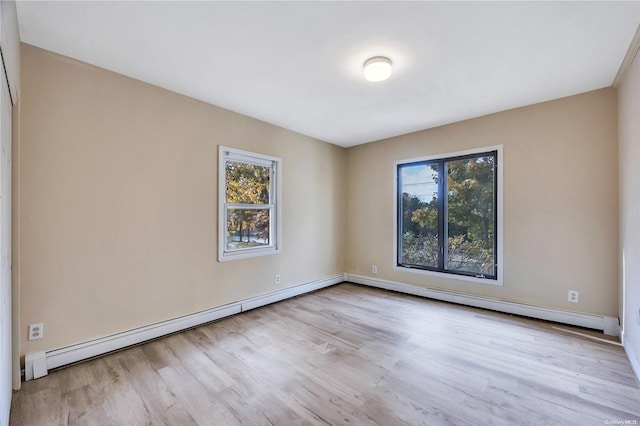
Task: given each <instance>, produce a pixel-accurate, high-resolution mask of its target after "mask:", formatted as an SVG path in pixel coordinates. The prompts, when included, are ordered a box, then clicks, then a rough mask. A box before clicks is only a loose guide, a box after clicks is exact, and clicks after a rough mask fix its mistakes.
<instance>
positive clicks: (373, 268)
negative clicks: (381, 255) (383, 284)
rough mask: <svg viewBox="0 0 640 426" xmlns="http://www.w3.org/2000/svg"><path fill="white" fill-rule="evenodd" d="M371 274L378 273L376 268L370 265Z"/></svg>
mask: <svg viewBox="0 0 640 426" xmlns="http://www.w3.org/2000/svg"><path fill="white" fill-rule="evenodd" d="M371 272H373V273H374V274H377V273H378V267H377V266H376V265H371Z"/></svg>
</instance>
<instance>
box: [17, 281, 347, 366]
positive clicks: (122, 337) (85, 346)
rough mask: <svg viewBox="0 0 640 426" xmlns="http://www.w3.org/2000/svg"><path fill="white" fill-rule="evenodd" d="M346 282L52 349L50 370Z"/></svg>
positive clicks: (323, 284) (317, 285) (278, 293)
mask: <svg viewBox="0 0 640 426" xmlns="http://www.w3.org/2000/svg"><path fill="white" fill-rule="evenodd" d="M343 281H344V274H336V275H332V276H330V277H327V278H323V279H320V280H317V281H312V282H308V283H305V284H300V285H297V286H294V287H290V288H286V289H283V290H279V291H275V292H273V293H269V294H265V295H261V296H256V297H250V298H248V299H244V300H240V301H238V302H234V303H229V304H227V305H224V306H220V307H216V308H212V309H207V310H205V311H202V312H197V313H194V314H189V315H185V316H182V317H179V318H174V319H170V320H167V321H161V322H158V323H155V324H150V325H147V326H144V327H140V328H136V329H133V330H128V331H123V332H121V333H116V334H112V335H110V336H105V337H101V338H98V339H95V340H90V341H86V342H81V343H77V344H74V345H70V346H67V347H64V348H60V349H54V350H49V351H46V358H47V369H48V370H51V369H53V368H58V367H62V366H64V365H68V364H73V363H74V362H78V361H82V360H85V359H88V358H93V357H95V356H98V355H103V354H106V353H109V352H113V351H115V350H118V349H123V348H126V347H128V346H132V345H136V344H138V343H142V342H145V341H147V340H151V339H155V338H158V337H161V336H165V335H167V334H171V333H175V332H177V331H181V330H186V329H188V328H192V327H196V326H198V325H202V324H206V323H208V322H211V321H215V320H217V319H220V318H224V317H228V316H230V315H234V314H237V313H240V312H243V311H247V310H250V309H255V308H258V307H260V306H264V305H268V304H270V303H274V302H279V301H281V300H284V299H288V298H291V297H294V296H299V295H301V294H304V293H309V292H311V291H315V290H319V289H321V288H324V287H329V286H332V285H334V284H338V283H341V282H343ZM27 377H28V376H27Z"/></svg>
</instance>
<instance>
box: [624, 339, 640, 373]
mask: <svg viewBox="0 0 640 426" xmlns="http://www.w3.org/2000/svg"><path fill="white" fill-rule="evenodd" d="M622 347H624V351H625V352H626V353H627V358H629V362H630V363H631V368H632V369H633V372H634V373H635V374H636V379H637V380H638V383H640V358H638V357H637V356H636V354H635V352H634V351H633V349H632V348H631V345H630V344H629V341H628V340H627V339H625V338H624V331H623V332H622Z"/></svg>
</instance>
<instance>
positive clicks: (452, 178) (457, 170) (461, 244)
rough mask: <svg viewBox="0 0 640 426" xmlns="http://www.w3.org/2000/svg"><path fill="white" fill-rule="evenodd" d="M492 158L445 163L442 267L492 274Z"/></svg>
mask: <svg viewBox="0 0 640 426" xmlns="http://www.w3.org/2000/svg"><path fill="white" fill-rule="evenodd" d="M494 162H495V161H494V157H493V156H485V157H477V158H471V159H464V160H454V161H449V162H447V225H446V226H447V241H446V244H447V250H446V253H447V256H446V259H445V269H448V270H450V271H459V272H468V273H473V274H478V275H494V274H495V273H494V264H495V263H496V262H495V253H494V247H495V246H494V240H495V229H494V225H495V220H494V212H495V205H494V204H495V194H494V191H495V182H494V179H495V173H494Z"/></svg>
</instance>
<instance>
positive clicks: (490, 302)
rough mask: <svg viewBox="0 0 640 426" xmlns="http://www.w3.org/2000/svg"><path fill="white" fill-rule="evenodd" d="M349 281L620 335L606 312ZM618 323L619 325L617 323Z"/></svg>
mask: <svg viewBox="0 0 640 426" xmlns="http://www.w3.org/2000/svg"><path fill="white" fill-rule="evenodd" d="M347 281H350V282H353V283H356V284H363V285H367V286H371V287H377V288H383V289H386V290H393V291H397V292H400V293H406V294H412V295H414V296H422V297H428V298H430V299H436V300H442V301H445V302H452V303H458V304H460V305H467V306H474V307H476V308H484V309H490V310H493V311H499V312H506V313H509V314H516V315H522V316H525V317H531V318H537V319H542V320H547V321H554V322H559V323H563V324H570V325H577V326H579V327H586V328H592V329H595V330H602V331H603V332H604V333H605V334H608V335H611V336H617V335H618V332H619V327H618V319H617V318H614V317H608V316H605V315H593V314H584V313H580V312H571V311H563V310H560V309H551V308H544V307H541V306H534V305H527V304H524V303H517V302H509V301H505V300H497V299H490V298H487V297H482V296H472V295H468V294H461V293H455V292H451V291H447V290H439V289H432V288H426V287H419V286H415V285H410V284H404V283H400V282H396V281H389V280H383V279H379V278H371V277H367V276H364V275H357V274H347ZM614 324H615V326H613V325H614Z"/></svg>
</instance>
